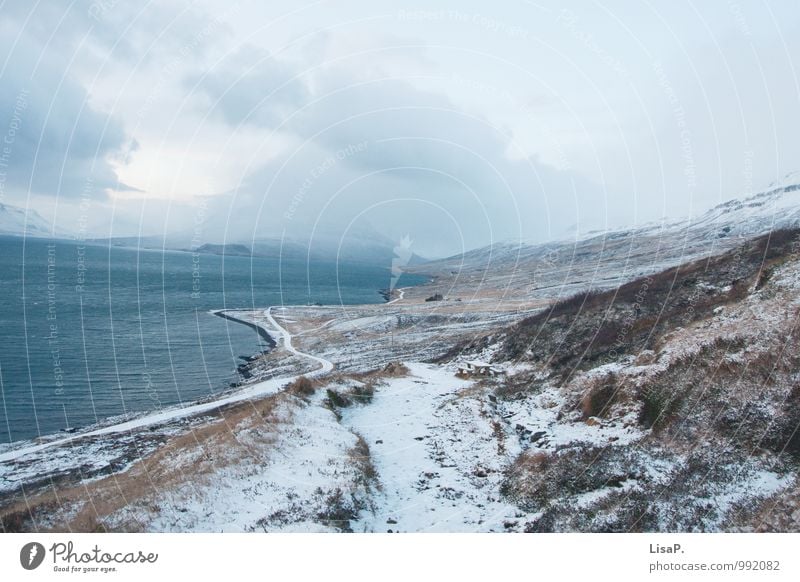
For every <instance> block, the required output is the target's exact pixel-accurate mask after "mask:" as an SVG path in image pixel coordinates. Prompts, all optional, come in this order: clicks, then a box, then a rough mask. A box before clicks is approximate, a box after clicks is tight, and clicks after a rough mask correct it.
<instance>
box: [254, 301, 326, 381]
mask: <svg viewBox="0 0 800 582" xmlns="http://www.w3.org/2000/svg"><path fill="white" fill-rule="evenodd" d="M264 317H266V318H267V321H269V323H270V325H271V326H272V327H273V328H275V330H274V331H276V332H277V333H278V335H280V336H281V338H280V339H281V341H282V342H283V347H284V348H285V349H286V350H287V351H290V352H292V353H293V354H294V355H296V356H300V357H301V358H307V359H309V360H313V361H315V362H317V363H318V364H320V367H319V368H318V369H316V370H314V371H313V372H311V373H310V374H306V376H311V377H316V376H323V375H325V374H327V373H328V372H330V371H331V370H333V362H331V361H330V360H326V359H325V358H318V357H317V356H312V355H311V354H307V353H305V352H301V351H300V350H298V349H297V348H296V347H294V346H293V345H292V334H290V333H289V332H288V331H287V330H286V328H285V327H283V326H282V325H281V324H279V323H278V322H277V321H275V318H274V317H273V316H272V307H269V308H267V309H265V310H264Z"/></svg>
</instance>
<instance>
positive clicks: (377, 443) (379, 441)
mask: <svg viewBox="0 0 800 582" xmlns="http://www.w3.org/2000/svg"><path fill="white" fill-rule="evenodd" d="M375 444H376V445H382V444H383V441H382V440H381V439H378V440H376V441H375Z"/></svg>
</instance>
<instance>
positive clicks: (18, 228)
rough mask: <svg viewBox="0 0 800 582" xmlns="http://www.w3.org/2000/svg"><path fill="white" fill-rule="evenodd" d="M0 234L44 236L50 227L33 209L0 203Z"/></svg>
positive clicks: (49, 234) (47, 234) (50, 229)
mask: <svg viewBox="0 0 800 582" xmlns="http://www.w3.org/2000/svg"><path fill="white" fill-rule="evenodd" d="M0 234H4V235H17V236H23V235H24V236H37V237H39V236H40V237H46V236H51V235H52V228H51V225H50V223H48V222H47V221H46V220H45V219H44V218H42V217H41V215H40V214H39V213H38V212H36V211H35V210H32V209H25V208H19V207H17V206H10V205H8V204H0Z"/></svg>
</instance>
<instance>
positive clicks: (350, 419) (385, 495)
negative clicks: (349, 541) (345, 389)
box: [342, 363, 519, 532]
mask: <svg viewBox="0 0 800 582" xmlns="http://www.w3.org/2000/svg"><path fill="white" fill-rule="evenodd" d="M406 365H407V366H408V368H409V369H410V371H411V375H409V376H408V377H406V378H396V379H389V380H388V381H387V383H386V384H385V385H381V386H379V387H378V389H377V391H376V393H375V396H374V398H373V401H372V402H371V403H370V404H368V405H366V406H362V407H356V408H349V409H345V410H344V411H343V413H342V424H344V425H345V426H348V427H350V428H351V429H352V430H354V431H356V432H358V433H359V434H361V435H363V437H364V438H365V439H366V441H367V442H368V443H369V446H370V449H371V453H372V454H371V456H372V460H373V464H374V465H375V468H376V469H377V472H378V475H379V479H380V481H381V483H382V485H383V489H382V491H381V492H379V493H377V494H376V495H375V497H374V503H375V510H374V512H362V515H361V519H360V520H358V521H357V522H356V523H354V524H353V530H354V531H375V532H382V531H387V530H392V531H401V532H403V531H404V532H448V531H451V532H452V531H462V532H464V531H466V532H469V531H491V530H494V531H502V530H503V528H504V523H505V522H508V521H513V520H514V519H515V518H516V517H517V516H518V515H519V511H518V509H517V508H516V507H515V506H513V505H510V504H509V503H506V502H504V501H502V500H501V499H500V496H499V493H498V488H499V483H500V481H501V479H502V476H503V474H502V471H503V469H504V468H505V466H506V465H507V464H508V463H509V462H510V461H511V460H513V457H514V455H515V454H516V453H518V450H517V449H515V447H514V446H513V444H512V443H508V444H505V443H504V439H503V438H502V436H500V438H499V439H498V436H499V435H498V434H497V433H496V431H495V429H493V425H492V417H491V415H490V414H489V412H488V411H487V410H484V409H483V405H482V404H481V402H480V401H479V400H476V399H474V398H471V397H470V396H469V395H468V394H462V391H469V390H470V389H471V388H473V387H474V385H473V383H472V382H471V381H466V380H461V379H458V378H456V377H455V376H454V375H453V370H451V369H449V368H445V367H440V366H435V365H428V364H418V363H407V364H406ZM505 447H508V448H505Z"/></svg>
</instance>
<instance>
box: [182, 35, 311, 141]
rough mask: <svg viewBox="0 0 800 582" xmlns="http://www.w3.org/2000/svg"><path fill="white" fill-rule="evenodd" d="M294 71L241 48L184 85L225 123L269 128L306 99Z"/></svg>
mask: <svg viewBox="0 0 800 582" xmlns="http://www.w3.org/2000/svg"><path fill="white" fill-rule="evenodd" d="M296 75H297V70H296V69H295V68H293V67H291V66H290V65H289V64H288V63H285V62H283V61H281V60H279V59H276V58H274V57H272V56H271V55H270V54H269V53H267V52H266V51H264V50H262V49H259V48H257V47H254V46H252V45H243V46H242V47H240V48H239V50H238V51H236V52H234V53H233V54H231V55H229V56H227V57H226V58H225V59H223V60H222V61H221V62H219V63H218V64H217V65H216V66H215V67H214V68H213V69H211V70H209V71H204V72H202V73H194V74H190V75H187V76H186V78H185V81H184V86H185V87H186V88H187V89H188V90H193V91H196V92H197V93H198V94H199V95H200V96H202V97H204V98H205V99H206V105H207V106H208V107H209V108H210V109H211V111H212V112H213V113H214V114H217V115H219V116H220V117H221V118H222V119H223V120H224V121H225V122H226V123H228V124H229V125H232V126H238V125H240V124H243V123H247V124H251V125H254V126H257V127H264V128H272V127H275V126H276V125H279V124H280V123H281V122H282V121H283V120H284V119H285V118H286V117H287V116H288V115H290V114H291V113H292V112H293V111H295V110H296V109H297V108H298V107H299V106H301V105H302V104H303V102H304V101H305V100H306V99H307V98H308V96H309V90H308V87H307V86H306V84H305V82H304V81H303V80H302V79H301V78H299V77H297V76H296Z"/></svg>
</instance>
